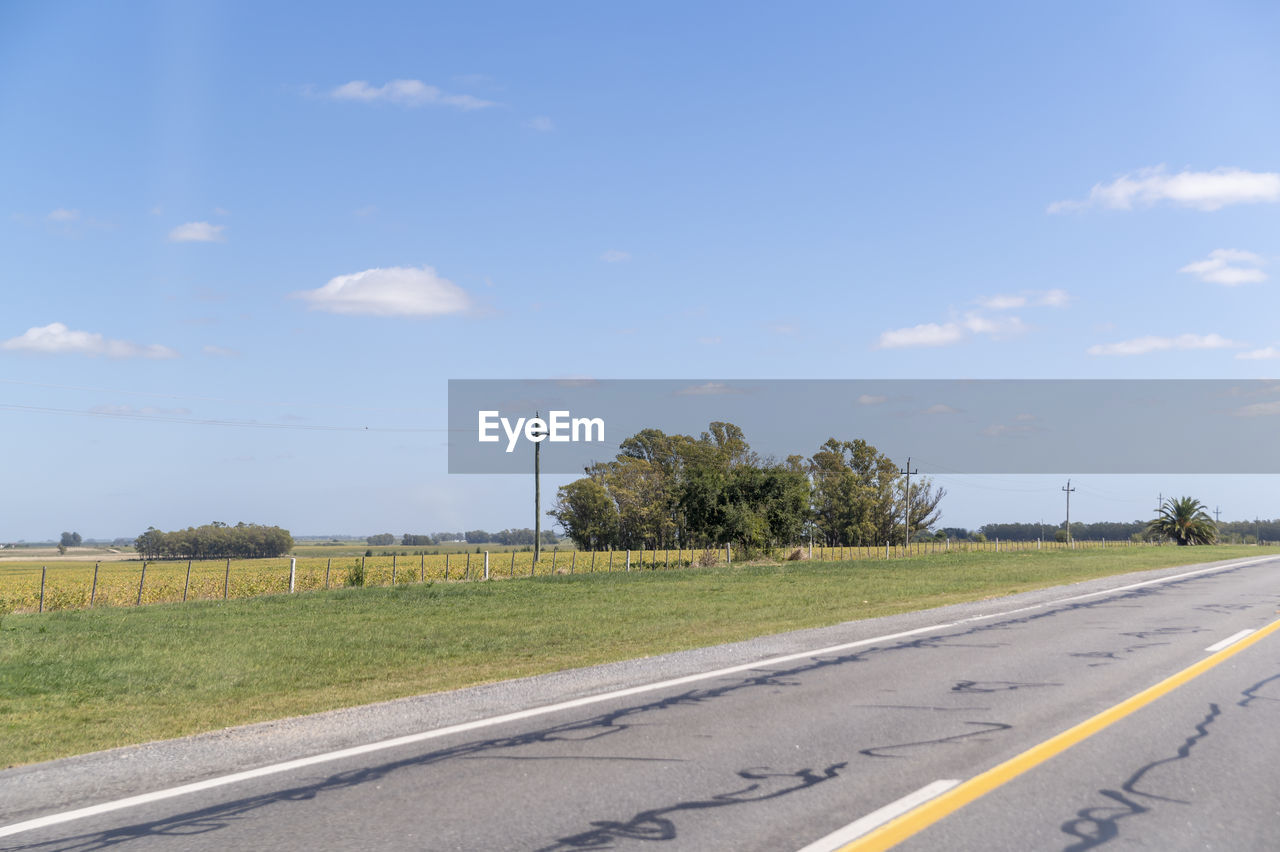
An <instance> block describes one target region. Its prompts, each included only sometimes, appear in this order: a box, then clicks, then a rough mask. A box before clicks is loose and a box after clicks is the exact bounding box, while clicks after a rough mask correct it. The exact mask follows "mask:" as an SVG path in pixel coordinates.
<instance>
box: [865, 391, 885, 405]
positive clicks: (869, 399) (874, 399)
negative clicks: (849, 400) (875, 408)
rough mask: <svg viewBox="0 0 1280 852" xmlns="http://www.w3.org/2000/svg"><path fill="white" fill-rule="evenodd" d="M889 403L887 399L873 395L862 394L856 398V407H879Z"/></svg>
mask: <svg viewBox="0 0 1280 852" xmlns="http://www.w3.org/2000/svg"><path fill="white" fill-rule="evenodd" d="M888 401H889V397H887V396H882V395H880V394H874V393H864V394H863V395H862V396H860V397H858V405H880V404H881V403H885V402H888Z"/></svg>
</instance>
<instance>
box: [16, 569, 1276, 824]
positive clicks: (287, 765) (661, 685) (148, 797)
mask: <svg viewBox="0 0 1280 852" xmlns="http://www.w3.org/2000/svg"><path fill="white" fill-rule="evenodd" d="M1272 558H1273V557H1266V558H1261V559H1253V560H1249V561H1246V562H1236V563H1229V564H1226V565H1217V566H1214V567H1212V568H1200V569H1198V570H1195V571H1186V572H1183V573H1182V574H1174V575H1172V576H1170V577H1158V578H1156V579H1154V580H1146V581H1144V582H1141V583H1131V584H1129V585H1126V586H1117V587H1116V588H1113V589H1103V590H1101V591H1097V592H1089V593H1088V594H1084V595H1074V596H1072V597H1069V598H1060V599H1058V600H1053V601H1045V602H1044V603H1039V604H1033V605H1032V606H1024V607H1019V608H1018V609H1011V610H1006V611H1003V612H993V613H989V614H987V615H975V616H971V617H969V618H962V619H960V620H958V621H949V622H945V623H942V624H931V625H929V626H927V627H917V628H915V629H914V630H904V631H902V632H900V633H890V634H888V635H885V636H875V637H872V638H870V639H859V640H857V641H854V642H844V643H842V644H839V645H829V646H827V647H825V648H818V649H816V650H812V651H800V652H797V653H794V654H784V655H782V656H779V657H770V658H769V659H765V660H756V661H755V662H751V663H743V664H741V665H737V666H729V667H728V668H723V669H716V670H714V671H709V672H700V673H698V674H691V675H685V676H684V677H678V678H672V679H671V680H663V681H658V682H657V683H649V684H645V685H643V686H632V687H628V688H626V689H618V690H614V691H613V692H605V693H601V694H599V695H588V696H585V697H583V698H575V699H573V700H571V701H561V702H559V703H557V704H546V705H543V706H542V707H531V708H529V709H527V710H519V711H517V712H514V713H504V714H502V715H501V716H490V717H488V718H486V719H476V720H474V721H471V722H463V723H461V724H458V725H450V726H448V727H445V728H436V729H434V730H430V731H421V732H419V733H416V734H406V735H405V736H402V737H393V738H391V739H387V740H380V741H378V742H373V743H366V744H364V745H359V746H352V747H350V748H344V749H339V750H337V751H329V752H324V753H322V754H314V755H311V756H310V757H300V758H297V759H294V760H286V761H284V762H282V763H272V764H269V765H267V766H259V767H258V768H256V769H248V770H245V771H243V772H233V773H231V774H229V775H219V776H216V777H214V778H206V779H205V780H203V781H196V782H193V783H191V784H182V785H180V786H177V787H169V788H168V789H165V790H156V791H154V792H151V793H142V794H140V795H137V796H129V797H127V798H124V799H115V800H113V801H110V802H102V803H100V804H97V805H91V806H89V807H85V808H77V809H75V810H71V811H63V812H61V813H56V814H49V815H48V816H42V817H37V818H35V819H29V820H25V821H23V822H15V823H13V824H11V825H6V826H0V837H10V836H12V835H14V834H21V833H22V832H24V831H33V830H35V829H37V828H47V827H49V826H51V825H60V824H61V823H64V822H71V821H73V820H77V819H84V818H85V817H91V816H97V815H99V814H105V813H110V812H111V811H118V810H123V809H125V808H132V807H137V806H138V805H145V804H150V803H151V802H159V801H163V800H164V799H172V798H175V797H177V796H185V795H188V794H190V793H199V792H201V791H203V790H212V789H214V788H216V787H223V786H226V785H228V784H236V783H239V782H240V781H249V780H252V779H254V778H263V777H265V776H268V775H276V774H279V773H281V772H290V771H292V770H294V769H304V768H306V767H308V766H316V765H318V764H322V763H330V762H332V761H335V760H343V759H345V758H348V757H358V756H360V755H364V754H371V753H373V752H378V751H385V750H386V749H392V748H398V747H400V746H405V745H413V744H414V743H420V742H425V741H427V740H434V739H439V738H440V737H447V736H450V735H452V734H461V733H466V732H467V731H475V730H478V729H480V728H488V727H492V726H494V725H501V724H504V723H506V722H517V721H520V720H522V719H531V718H533V717H535V716H544V715H546V714H548V713H557V712H559V711H561V710H572V709H575V708H577V707H586V706H589V705H591V704H598V703H600V702H602V701H611V700H613V699H615V698H626V697H628V696H631V695H641V694H643V693H646V692H654V691H656V690H660V689H669V688H671V687H674V686H683V685H685V684H687V683H697V682H698V681H700V680H710V679H713V678H718V677H724V676H726V675H731V674H737V673H738V672H745V671H751V670H753V669H760V668H765V667H768V666H776V665H779V664H781V663H790V662H793V661H795V660H803V659H807V658H810V657H821V656H825V655H827V654H834V653H837V652H840V651H848V650H850V649H851V648H861V647H865V646H867V645H875V644H878V643H881V642H891V641H893V640H895V639H906V638H907V637H909V636H917V635H919V634H921V633H929V632H932V631H934V630H945V629H947V628H948V627H957V626H959V625H961V624H969V623H971V622H974V621H984V620H987V619H991V618H1003V617H1005V616H1008V615H1016V614H1018V613H1022V612H1029V611H1031V610H1036V609H1044V608H1046V607H1051V606H1056V605H1058V604H1061V603H1069V602H1071V601H1077V600H1083V599H1085V598H1092V597H1097V596H1098V595H1106V594H1112V593H1115V592H1125V591H1129V590H1131V589H1138V588H1142V587H1144V586H1151V585H1155V584H1157V583H1170V582H1174V581H1177V580H1181V579H1184V578H1186V577H1195V576H1198V575H1200V574H1209V573H1212V572H1215V571H1225V570H1228V569H1230V568H1244V567H1246V566H1248V565H1254V564H1257V563H1259V562H1267V561H1270V560H1271V559H1272Z"/></svg>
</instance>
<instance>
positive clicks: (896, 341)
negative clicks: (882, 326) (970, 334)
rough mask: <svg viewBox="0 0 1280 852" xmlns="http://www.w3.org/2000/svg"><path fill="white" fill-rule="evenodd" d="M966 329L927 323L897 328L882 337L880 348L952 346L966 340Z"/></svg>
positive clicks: (952, 325)
mask: <svg viewBox="0 0 1280 852" xmlns="http://www.w3.org/2000/svg"><path fill="white" fill-rule="evenodd" d="M964 338H965V333H964V329H963V328H961V327H960V326H959V325H957V324H955V323H953V322H948V323H941V324H939V323H936V322H926V323H921V324H920V325H913V326H911V327H910V328H896V329H891V330H889V331H886V332H884V333H883V334H881V335H880V343H879V344H878V345H879V348H881V349H900V348H904V347H908V346H950V345H951V344H953V343H959V342H960V341H961V340H964Z"/></svg>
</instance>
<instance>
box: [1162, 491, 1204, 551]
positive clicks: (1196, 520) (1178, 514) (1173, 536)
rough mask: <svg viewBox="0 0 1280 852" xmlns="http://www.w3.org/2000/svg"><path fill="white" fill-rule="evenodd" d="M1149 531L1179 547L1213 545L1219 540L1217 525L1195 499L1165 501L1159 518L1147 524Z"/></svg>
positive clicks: (1181, 498)
mask: <svg viewBox="0 0 1280 852" xmlns="http://www.w3.org/2000/svg"><path fill="white" fill-rule="evenodd" d="M1147 529H1148V530H1149V531H1151V532H1152V533H1153V534H1155V535H1156V536H1158V537H1160V538H1167V539H1169V540H1170V541H1174V542H1177V543H1178V545H1179V546H1186V545H1192V544H1213V543H1214V542H1215V541H1217V540H1218V527H1217V524H1215V523H1214V522H1213V518H1211V517H1209V513H1208V512H1207V511H1206V510H1205V507H1204V504H1203V503H1201V502H1200V501H1199V500H1196V499H1195V498H1194V497H1178V498H1176V499H1175V498H1173V497H1170V498H1169V499H1168V500H1165V501H1164V504H1163V505H1162V506H1161V507H1160V514H1159V516H1158V517H1156V518H1155V520H1153V521H1151V523H1149V524H1147Z"/></svg>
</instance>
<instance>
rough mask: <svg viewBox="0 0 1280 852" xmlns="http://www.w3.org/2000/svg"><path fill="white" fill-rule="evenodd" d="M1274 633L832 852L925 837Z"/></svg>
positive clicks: (1278, 625) (1233, 648)
mask: <svg viewBox="0 0 1280 852" xmlns="http://www.w3.org/2000/svg"><path fill="white" fill-rule="evenodd" d="M1277 630H1280V619H1277V620H1276V621H1273V622H1271V623H1270V624H1268V625H1267V626H1266V627H1264V628H1262V629H1261V630H1259V631H1257V632H1256V633H1251V634H1249V635H1248V636H1246V637H1245V638H1243V639H1241V640H1240V641H1238V642H1235V643H1234V644H1232V645H1228V646H1227V647H1226V648H1223V649H1222V650H1221V651H1218V652H1217V653H1215V654H1213V655H1211V656H1208V657H1206V658H1204V659H1203V660H1201V661H1200V662H1198V663H1196V664H1194V665H1192V666H1188V667H1187V668H1185V669H1183V670H1182V671H1180V672H1178V673H1177V674H1175V675H1172V676H1170V677H1167V678H1165V679H1164V680H1162V681H1160V682H1159V683H1157V684H1156V685H1155V686H1152V687H1149V688H1147V689H1144V690H1143V691H1142V692H1139V693H1138V694H1137V695H1135V696H1133V697H1132V698H1128V699H1125V700H1124V701H1122V702H1120V703H1119V704H1117V705H1115V706H1114V707H1111V708H1108V709H1107V710H1103V711H1102V712H1101V713H1099V714H1098V715H1096V716H1093V717H1092V718H1089V719H1086V720H1085V721H1083V722H1081V723H1080V724H1078V725H1076V726H1075V727H1074V728H1069V729H1067V730H1065V731H1063V732H1062V733H1060V734H1058V735H1057V736H1055V737H1052V738H1051V739H1047V740H1045V741H1044V742H1042V743H1040V744H1039V745H1037V746H1033V747H1031V748H1029V749H1027V750H1026V751H1024V752H1023V753H1022V754H1020V755H1018V756H1017V757H1013V758H1010V759H1009V760H1006V761H1005V762H1004V763H1001V764H1000V765H999V766H996V767H994V768H992V769H988V770H987V771H986V772H983V773H982V774H981V775H975V776H974V777H973V778H970V779H969V780H968V781H966V782H964V783H963V784H961V785H959V786H958V787H953V788H952V789H950V790H948V791H947V792H945V793H943V794H942V795H940V796H938V797H937V798H936V799H931V800H929V801H928V802H925V803H924V804H923V805H920V806H919V807H918V808H916V809H914V810H911V811H908V812H907V813H905V814H903V815H902V816H900V817H898V818H897V819H894V820H892V821H890V822H887V823H885V824H884V825H882V826H880V827H879V828H877V829H875V830H874V831H871V832H868V833H867V834H864V835H863V836H862V837H859V838H858V839H857V840H854V841H852V842H850V843H847V844H846V845H844V846H841V847H840V848H839V849H838V850H837V852H872V850H880V849H888V848H890V847H892V846H895V845H897V844H899V843H901V842H902V841H904V840H906V839H907V838H908V837H911V836H912V835H915V834H918V833H919V832H921V831H924V830H925V829H926V828H928V827H929V826H931V825H933V824H934V823H935V822H937V821H938V820H940V819H942V818H943V817H945V816H947V815H948V814H950V813H953V812H955V811H957V810H959V809H960V808H963V807H964V806H965V805H967V804H969V803H970V802H972V801H974V800H976V799H978V798H980V797H982V796H985V795H986V794H987V793H990V792H991V791H992V790H994V789H996V788H997V787H1000V786H1001V785H1003V784H1006V783H1008V782H1010V781H1012V780H1013V779H1014V778H1017V777H1018V776H1019V775H1021V774H1022V773H1024V772H1027V771H1028V770H1031V769H1034V768H1035V767H1037V766H1039V765H1040V764H1042V763H1044V762H1045V761H1046V760H1048V759H1049V758H1051V757H1054V756H1055V755H1058V754H1061V753H1062V752H1064V751H1066V750H1067V749H1069V748H1071V747H1072V746H1073V745H1075V744H1076V743H1078V742H1081V741H1083V740H1085V739H1088V738H1089V737H1091V736H1093V735H1094V734H1096V733H1098V731H1101V730H1102V729H1104V728H1106V727H1107V726H1108V725H1111V724H1113V723H1115V722H1118V721H1120V720H1121V719H1123V718H1124V717H1125V716H1128V715H1129V714H1130V713H1133V712H1134V711H1136V710H1140V709H1141V708H1143V707H1145V706H1147V705H1148V704H1150V703H1151V702H1153V701H1155V700H1156V699H1157V698H1159V697H1160V696H1162V695H1167V694H1168V693H1170V692H1172V691H1173V690H1175V689H1177V688H1178V687H1180V686H1182V685H1183V684H1184V683H1187V682H1188V681H1190V680H1192V679H1194V678H1197V677H1199V676H1200V675H1202V674H1204V673H1205V672H1207V671H1209V670H1210V669H1212V668H1213V667H1214V666H1216V665H1218V664H1219V663H1221V662H1223V661H1224V660H1228V659H1230V658H1231V657H1233V656H1235V655H1236V654H1238V653H1240V652H1241V651H1243V650H1244V649H1245V648H1248V647H1249V646H1250V645H1255V644H1257V643H1258V642H1261V641H1262V640H1263V639H1265V638H1266V637H1268V636H1270V635H1271V634H1272V633H1275V632H1276V631H1277Z"/></svg>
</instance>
